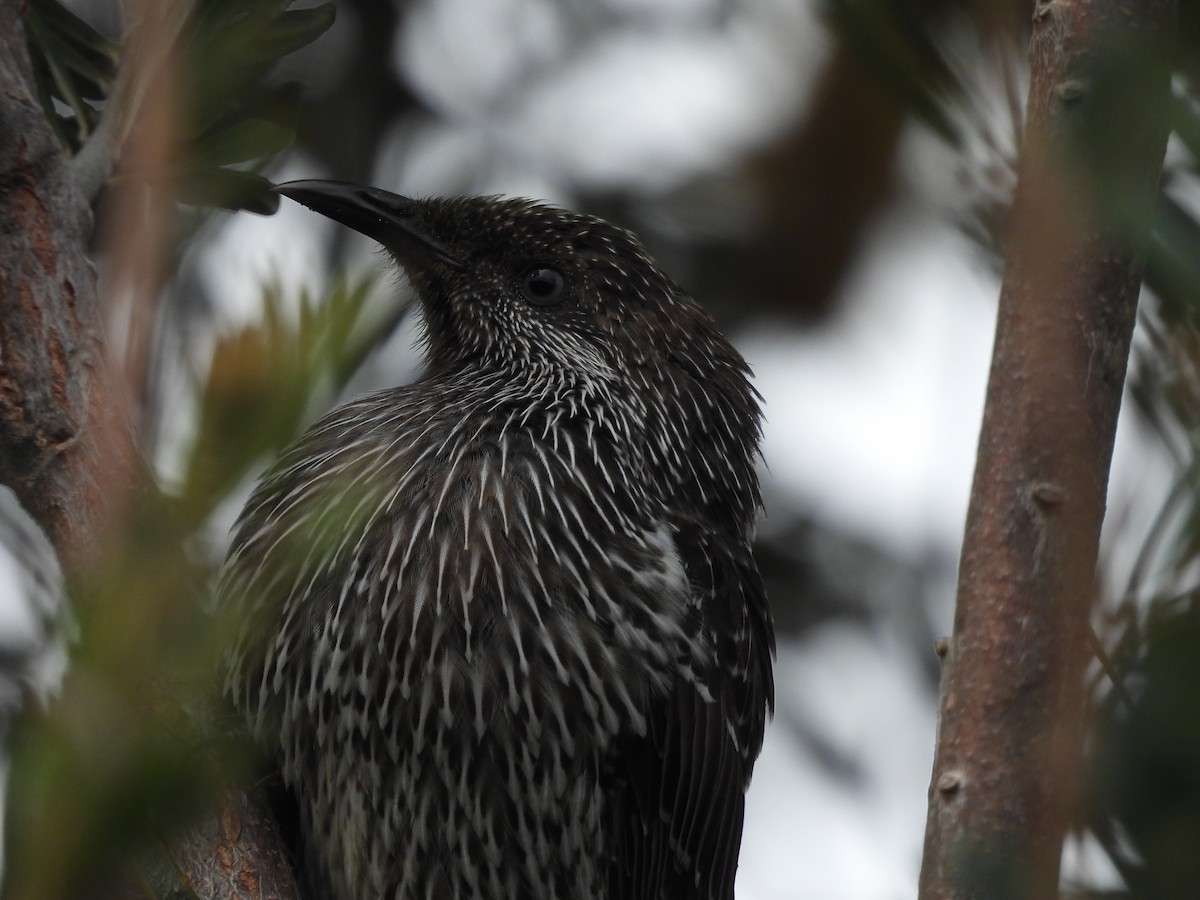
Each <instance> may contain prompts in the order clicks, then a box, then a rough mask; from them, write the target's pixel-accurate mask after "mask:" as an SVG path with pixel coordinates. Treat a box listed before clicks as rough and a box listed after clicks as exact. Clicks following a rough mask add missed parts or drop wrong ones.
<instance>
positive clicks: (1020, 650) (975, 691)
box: [920, 0, 1175, 900]
mask: <svg viewBox="0 0 1200 900" xmlns="http://www.w3.org/2000/svg"><path fill="white" fill-rule="evenodd" d="M1174 17H1175V4H1174V2H1173V0H1147V2H1129V0H1042V2H1039V3H1038V5H1037V8H1036V10H1035V13H1034V34H1033V39H1032V43H1031V47H1030V65H1031V84H1030V91H1029V104H1028V118H1027V123H1026V132H1025V142H1024V149H1023V156H1022V160H1021V166H1020V170H1019V180H1018V186H1017V195H1016V198H1015V203H1014V207H1013V212H1012V225H1011V229H1010V233H1011V235H1012V237H1011V244H1010V250H1009V255H1008V259H1007V267H1006V271H1005V277H1004V285H1003V289H1002V291H1001V296H1000V309H999V318H998V321H997V326H996V344H995V350H994V355H993V359H992V369H991V375H990V379H989V383H988V391H987V403H986V407H985V411H984V418H983V429H982V433H981V436H980V444H979V456H978V460H977V468H976V472H975V483H974V486H973V489H972V495H971V504H970V509H969V512H968V517H967V528H966V534H965V538H964V544H963V551H962V560H961V565H960V574H959V585H958V605H957V610H956V614H955V622H954V634H953V637H952V639H951V640H950V642H949V646H948V651H949V652H948V655H947V658H946V663H945V664H946V668H945V672H944V680H943V693H942V701H941V719H940V730H939V737H938V747H937V754H936V759H935V762H934V769H933V780H932V784H931V786H930V791H929V817H928V822H927V829H926V836H925V858H924V863H923V867H922V871H921V884H920V897H921V898H922V900H933V898H939V900H940V898H967V897H970V898H1007V897H1022V898H1038V900H1049V898H1052V897H1057V895H1058V874H1059V860H1060V857H1061V851H1062V839H1063V834H1064V832H1065V830H1066V826H1067V822H1068V820H1069V816H1070V814H1071V811H1072V806H1073V803H1074V802H1075V793H1076V791H1077V790H1078V785H1077V779H1078V773H1077V769H1078V767H1079V760H1080V736H1081V731H1082V725H1083V713H1082V709H1083V669H1084V665H1085V663H1086V660H1087V655H1086V644H1085V639H1086V635H1087V633H1088V624H1089V622H1088V619H1089V613H1090V607H1091V602H1092V598H1093V595H1094V574H1095V566H1096V560H1097V552H1098V551H1097V547H1098V541H1099V534H1100V525H1101V522H1102V520H1103V515H1104V506H1105V494H1106V489H1107V481H1108V468H1109V462H1110V458H1111V455H1112V447H1113V437H1114V433H1115V429H1116V422H1117V414H1118V411H1119V409H1120V401H1121V393H1122V387H1123V383H1124V376H1125V368H1126V364H1127V360H1128V355H1129V344H1130V339H1131V335H1132V332H1133V325H1134V317H1135V313H1136V306H1137V295H1138V290H1139V286H1140V283H1141V275H1142V271H1143V267H1144V266H1143V259H1142V254H1141V252H1140V250H1139V247H1140V246H1141V245H1142V243H1143V241H1144V240H1145V236H1146V233H1147V230H1148V226H1149V221H1150V217H1151V212H1150V210H1151V209H1152V205H1153V200H1154V197H1155V194H1156V191H1157V183H1158V176H1159V172H1160V169H1161V166H1162V159H1163V150H1164V147H1165V143H1166V134H1167V130H1166V124H1165V122H1166V118H1165V114H1164V111H1165V101H1166V99H1167V96H1168V94H1167V88H1168V77H1169V63H1170V49H1171V38H1172V30H1173V26H1174ZM1131 212H1132V214H1131Z"/></svg>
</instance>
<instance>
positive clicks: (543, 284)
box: [521, 266, 567, 306]
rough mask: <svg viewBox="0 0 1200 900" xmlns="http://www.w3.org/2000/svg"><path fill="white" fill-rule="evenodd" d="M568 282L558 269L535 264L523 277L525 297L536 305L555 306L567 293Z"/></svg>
mask: <svg viewBox="0 0 1200 900" xmlns="http://www.w3.org/2000/svg"><path fill="white" fill-rule="evenodd" d="M566 286H567V283H566V281H565V280H563V277H562V273H561V272H559V271H558V269H551V268H550V267H549V266H534V267H533V268H532V269H530V270H529V271H528V272H526V273H525V275H524V277H522V279H521V290H522V291H524V293H525V298H526V299H527V300H528V301H529V302H530V303H532V304H534V305H536V306H553V305H554V304H555V303H557V302H558V301H560V300H561V299H562V298H563V297H564V296H565V294H566Z"/></svg>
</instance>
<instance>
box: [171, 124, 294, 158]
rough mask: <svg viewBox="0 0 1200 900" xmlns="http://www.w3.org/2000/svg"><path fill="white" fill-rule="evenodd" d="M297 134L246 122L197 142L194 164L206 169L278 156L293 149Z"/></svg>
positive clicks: (280, 127)
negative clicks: (291, 147)
mask: <svg viewBox="0 0 1200 900" xmlns="http://www.w3.org/2000/svg"><path fill="white" fill-rule="evenodd" d="M295 139H296V133H295V132H294V131H292V130H290V129H288V128H284V127H282V126H280V125H277V124H275V123H274V122H268V121H266V120H265V119H246V120H244V121H241V122H236V123H234V124H232V125H230V126H228V127H226V128H218V129H216V130H215V131H213V132H210V133H208V134H205V135H202V136H201V137H199V138H197V140H196V141H195V143H194V144H193V145H192V148H191V161H192V162H193V163H194V164H195V163H199V164H200V165H204V166H226V165H229V164H231V163H240V162H246V161H247V160H253V159H261V158H262V157H266V156H275V155H276V154H279V153H282V152H283V151H284V150H286V149H287V148H288V147H290V146H291V145H292V142H293V141H294V140H295Z"/></svg>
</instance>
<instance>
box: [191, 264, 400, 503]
mask: <svg viewBox="0 0 1200 900" xmlns="http://www.w3.org/2000/svg"><path fill="white" fill-rule="evenodd" d="M368 296H369V282H362V283H359V284H356V285H353V286H346V285H338V286H336V287H334V289H333V290H332V291H330V293H329V295H328V296H326V297H325V298H323V299H321V300H320V301H319V302H315V301H313V300H312V299H311V298H309V297H307V296H305V297H302V298H301V300H300V304H299V310H298V311H297V312H296V313H295V314H293V313H290V312H289V311H288V308H287V307H288V304H286V303H285V302H284V301H285V298H284V297H283V296H282V295H281V294H280V293H279V291H278V290H268V291H267V292H266V294H265V296H264V315H263V321H262V322H259V323H255V324H252V325H247V326H245V327H243V328H241V329H239V330H237V331H235V332H233V333H231V334H229V335H227V336H225V337H224V338H222V339H221V341H220V342H219V343H218V345H217V347H216V350H215V352H214V355H213V360H212V365H211V369H210V373H209V377H208V380H207V382H206V384H205V385H204V390H203V396H202V398H201V407H200V417H199V429H198V432H197V438H196V443H195V445H194V446H193V448H192V450H191V453H190V454H189V469H188V472H187V476H186V478H185V485H184V489H183V494H184V498H183V503H184V506H185V508H187V509H189V510H191V513H190V515H191V516H192V517H193V518H196V519H201V518H203V516H204V515H207V511H208V510H209V509H210V508H211V506H212V505H213V504H215V503H217V502H219V500H220V499H221V498H222V497H224V496H226V495H228V494H229V492H230V491H232V490H233V489H234V488H236V487H237V486H238V485H239V484H240V483H241V482H242V481H243V480H244V479H245V478H246V477H247V476H248V475H249V474H250V472H251V471H253V470H254V469H255V468H256V467H257V466H259V465H261V463H262V461H263V460H265V459H268V458H270V457H272V456H274V455H275V454H276V453H277V452H278V451H279V450H280V449H281V448H282V447H283V446H284V445H285V444H287V443H288V442H289V441H291V440H292V439H293V438H294V437H295V436H296V435H297V434H298V433H299V432H300V430H301V429H302V428H303V427H304V426H305V425H307V424H308V421H309V419H310V418H311V417H312V415H313V413H314V410H315V409H317V408H320V407H321V406H323V405H324V402H325V401H327V400H328V398H329V397H330V396H331V395H332V394H333V393H335V392H336V391H338V390H340V389H341V388H342V387H343V386H344V385H345V383H346V381H347V380H348V379H349V378H350V377H351V376H352V375H353V373H354V372H355V371H356V370H357V369H358V367H359V366H360V365H361V364H362V362H363V360H364V359H365V358H366V356H367V354H368V353H370V352H371V350H373V349H374V348H375V347H377V346H378V345H379V344H380V343H381V342H382V341H383V340H384V339H386V338H387V336H388V335H389V334H390V333H391V332H392V330H393V329H394V327H395V323H396V321H397V318H398V315H399V311H393V313H392V314H391V315H388V316H385V317H383V318H378V317H377V318H374V319H372V318H371V317H370V316H368V315H367V314H366V312H367V299H368Z"/></svg>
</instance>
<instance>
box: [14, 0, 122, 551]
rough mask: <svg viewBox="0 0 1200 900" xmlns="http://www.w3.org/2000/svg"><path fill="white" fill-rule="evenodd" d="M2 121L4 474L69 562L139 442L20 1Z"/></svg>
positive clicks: (81, 214) (84, 214) (85, 205)
mask: <svg viewBox="0 0 1200 900" xmlns="http://www.w3.org/2000/svg"><path fill="white" fill-rule="evenodd" d="M0 123H2V124H0V482H3V483H4V484H7V485H9V486H10V487H11V488H12V489H13V491H14V492H15V493H16V494H17V497H18V498H19V499H20V501H21V503H22V505H24V506H25V508H26V509H27V510H28V511H29V512H30V514H31V515H32V516H33V517H34V518H35V519H36V520H37V521H38V523H39V524H40V525H41V526H42V527H43V528H44V529H45V531H46V533H47V534H48V535H49V536H50V539H51V540H52V541H53V543H54V545H55V548H56V549H57V550H58V552H59V555H60V556H62V557H63V558H64V559H66V560H68V561H69V560H71V559H74V558H77V556H78V554H80V553H81V552H83V551H84V550H86V548H87V547H88V546H89V545H90V544H91V543H92V541H94V540H95V538H96V536H97V535H98V533H99V531H100V524H101V523H102V522H104V521H106V519H107V518H108V511H109V507H110V504H112V503H113V502H114V501H115V500H116V499H117V498H119V497H121V496H122V495H123V494H124V492H125V489H126V488H127V486H128V484H129V479H130V475H131V473H132V471H133V460H134V455H133V442H132V438H131V432H130V428H129V421H128V415H127V405H126V404H125V403H123V402H122V399H121V392H120V391H119V390H118V389H117V388H118V385H117V384H116V383H115V382H114V381H113V379H112V378H111V377H110V375H109V370H108V367H107V363H106V359H105V355H104V346H103V340H102V338H101V315H100V309H99V306H98V304H97V300H96V276H95V272H94V270H93V269H92V266H91V263H90V262H89V260H88V257H87V247H88V241H89V239H90V236H91V229H92V215H91V198H90V197H88V196H85V195H83V194H82V193H81V192H80V191H79V190H78V189H77V187H76V184H75V182H74V179H73V178H72V171H71V168H70V166H69V165H68V159H67V157H66V156H65V154H64V153H63V151H62V148H61V147H60V146H59V145H58V142H57V140H56V138H55V137H54V134H53V133H52V132H51V130H50V127H49V125H48V124H47V123H46V120H45V118H44V116H43V114H42V110H41V106H40V105H39V103H38V101H37V95H36V92H35V89H34V84H33V74H32V70H31V69H30V64H29V54H28V52H27V50H26V46H25V29H24V27H23V23H22V4H21V3H19V2H16V0H0Z"/></svg>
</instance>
